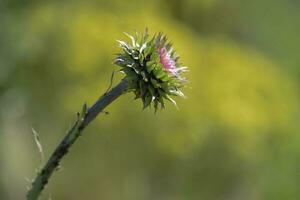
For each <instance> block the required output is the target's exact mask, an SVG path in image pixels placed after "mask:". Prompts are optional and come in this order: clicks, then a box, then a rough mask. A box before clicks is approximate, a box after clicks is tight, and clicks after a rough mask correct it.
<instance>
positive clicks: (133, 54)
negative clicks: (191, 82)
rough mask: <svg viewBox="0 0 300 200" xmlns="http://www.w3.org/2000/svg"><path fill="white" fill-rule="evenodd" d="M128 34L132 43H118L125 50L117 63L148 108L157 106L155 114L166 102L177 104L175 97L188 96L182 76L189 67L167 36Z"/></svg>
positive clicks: (130, 86)
mask: <svg viewBox="0 0 300 200" xmlns="http://www.w3.org/2000/svg"><path fill="white" fill-rule="evenodd" d="M126 35H127V36H128V37H129V38H130V39H131V43H130V44H129V43H127V42H124V41H118V42H119V45H120V47H121V48H122V50H123V51H122V53H120V54H118V55H117V58H116V59H115V64H116V65H118V66H120V67H121V68H122V69H121V71H122V72H124V73H125V75H126V77H125V78H126V79H127V80H128V83H129V89H130V90H131V91H133V92H134V93H135V95H136V99H138V98H141V99H142V101H143V105H144V108H146V107H148V106H150V105H151V104H153V105H154V109H155V111H156V110H157V109H158V106H159V104H160V107H161V108H164V107H165V103H164V100H165V99H166V100H169V101H171V102H172V103H173V104H174V105H176V102H175V101H174V100H173V99H172V98H171V96H181V97H184V94H183V93H182V92H181V90H180V88H182V86H183V85H184V84H185V83H186V79H185V78H183V77H181V73H182V72H185V71H187V68H186V67H182V66H180V64H179V63H178V59H179V57H178V55H176V53H175V51H173V49H172V45H171V43H169V42H168V41H167V37H166V36H165V35H163V34H161V33H159V34H158V35H154V36H153V37H149V34H148V31H147V30H146V31H145V33H144V34H135V36H131V35H128V34H126Z"/></svg>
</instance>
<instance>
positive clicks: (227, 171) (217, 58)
mask: <svg viewBox="0 0 300 200" xmlns="http://www.w3.org/2000/svg"><path fill="white" fill-rule="evenodd" d="M299 9H300V3H299V1H297V0H251V1H244V0H226V1H223V0H152V1H146V0H143V1H137V0H133V1H121V0H86V1H79V0H74V1H58V0H57V1H35V0H29V1H21V0H1V2H0V199H1V200H2V199H3V200H18V199H24V198H25V193H26V190H27V187H28V186H29V185H30V181H31V179H32V178H33V177H34V176H35V174H36V170H37V169H38V168H39V167H40V166H41V158H40V155H39V152H38V149H37V147H36V145H35V142H34V139H33V134H32V128H34V130H36V132H38V133H39V135H40V140H41V143H42V145H43V148H44V153H45V157H46V158H47V157H48V156H49V155H50V153H51V152H52V151H53V149H54V148H55V146H56V145H57V144H58V142H59V141H60V139H61V138H62V137H63V136H64V134H65V133H66V131H67V129H68V128H69V127H70V125H71V124H72V121H74V119H75V114H76V112H77V111H79V110H80V109H81V106H82V104H83V103H84V102H87V103H88V104H89V105H91V104H92V103H93V102H94V101H95V100H96V99H97V98H98V96H99V95H101V94H102V93H103V92H104V91H105V90H106V88H107V87H108V85H109V82H110V76H111V73H112V71H113V70H115V69H118V68H117V67H116V66H113V65H112V60H113V58H114V55H115V53H117V52H118V51H119V50H118V47H117V43H116V39H126V36H124V34H123V32H128V33H133V32H134V31H143V30H144V29H145V27H148V28H149V30H150V32H151V33H154V32H159V31H163V32H165V33H166V34H167V35H168V36H169V38H170V40H171V41H173V43H174V45H175V48H176V49H177V51H178V52H179V53H180V55H181V62H183V63H184V64H185V65H187V66H189V68H190V72H189V73H188V74H187V77H188V78H189V80H190V84H189V86H188V87H186V88H185V89H184V91H185V93H186V95H187V97H188V98H187V99H178V105H179V108H180V109H179V110H177V109H176V108H174V107H173V106H172V105H171V104H168V105H167V110H165V111H162V112H159V113H158V114H154V113H153V110H149V109H147V110H145V111H142V105H141V102H140V101H134V100H133V95H132V94H128V95H126V96H123V97H122V98H120V99H119V100H118V101H116V102H115V103H113V104H112V105H111V106H109V108H108V109H107V111H109V113H110V114H109V115H105V114H102V115H100V116H99V117H98V118H97V120H96V121H94V122H93V123H92V124H91V125H90V126H89V127H88V128H87V129H86V131H85V132H84V135H83V137H81V138H80V139H79V140H78V141H77V143H76V144H75V145H74V146H73V148H72V150H71V153H70V154H68V155H67V157H66V158H65V159H64V160H63V162H62V166H61V168H60V170H58V171H57V172H56V173H55V175H54V176H53V177H52V179H51V181H50V184H49V185H48V187H47V189H46V190H45V192H44V193H43V196H42V198H41V199H45V200H47V199H57V200H60V199H72V200H77V199H78V200H79V199H106V200H119V199H122V200H154V199H155V200H196V199H197V200H198V199H203V200H241V199H242V200H260V199H263V200H282V199H288V200H294V199H295V200H296V199H297V200H298V199H300V190H299V188H300V135H299V130H300V123H299V119H300V118H299V116H300V112H299V111H300V109H299V108H300V107H299V95H300V90H299V82H300V56H299V53H300V37H299V33H300V20H299V19H300V12H299ZM121 77H122V75H121V74H118V75H116V76H115V80H114V83H117V82H118V80H120V78H121ZM45 161H46V160H45V159H44V160H42V163H44V162H45Z"/></svg>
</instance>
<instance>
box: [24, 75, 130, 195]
mask: <svg viewBox="0 0 300 200" xmlns="http://www.w3.org/2000/svg"><path fill="white" fill-rule="evenodd" d="M127 89H128V82H127V80H126V79H123V80H122V81H121V82H120V83H119V84H118V85H117V86H115V87H114V88H113V89H111V90H110V91H108V92H106V93H105V94H104V95H103V96H102V97H100V99H99V100H98V101H96V102H95V104H94V105H93V106H92V107H91V108H89V109H87V107H86V105H84V106H83V110H82V112H81V113H78V119H77V120H76V122H75V123H74V125H73V127H72V128H71V129H70V130H69V131H68V132H67V135H66V136H65V137H64V139H63V140H62V141H61V142H60V144H59V145H58V146H57V147H56V149H55V150H54V152H53V153H52V155H51V156H50V158H49V160H48V162H47V163H46V164H45V166H44V167H43V169H42V170H41V171H40V172H39V173H38V175H37V177H36V178H35V180H34V181H33V183H32V187H31V189H30V190H29V191H28V193H27V200H36V199H38V198H39V195H40V194H41V192H42V191H43V189H44V187H45V185H46V184H47V183H48V181H49V179H50V177H51V175H52V173H53V172H54V170H55V169H56V168H57V167H58V166H59V163H60V161H61V159H62V158H63V157H64V156H65V155H66V154H67V153H68V151H69V148H70V147H71V146H72V145H73V144H74V142H75V141H76V140H77V139H78V137H79V136H80V135H81V132H82V131H83V130H84V128H85V127H86V126H87V125H88V124H89V123H90V122H91V121H93V120H94V119H95V118H96V117H97V115H98V114H99V113H100V112H101V111H103V109H104V108H105V107H106V106H108V105H109V104H110V103H112V102H113V101H114V100H116V99H117V98H118V97H119V96H120V95H122V94H123V93H125V92H126V91H127Z"/></svg>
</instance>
